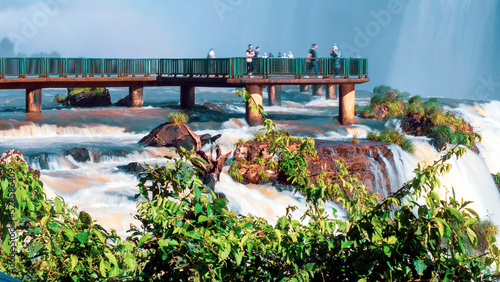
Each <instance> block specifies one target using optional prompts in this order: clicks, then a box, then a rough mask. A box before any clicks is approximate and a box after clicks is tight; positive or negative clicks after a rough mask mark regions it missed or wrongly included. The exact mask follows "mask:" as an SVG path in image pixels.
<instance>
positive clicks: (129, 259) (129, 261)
mask: <svg viewBox="0 0 500 282" xmlns="http://www.w3.org/2000/svg"><path fill="white" fill-rule="evenodd" d="M124 261H125V264H126V265H127V266H128V268H129V269H130V270H135V268H136V266H137V261H136V259H135V257H134V255H133V254H130V253H129V254H126V255H125V257H124Z"/></svg>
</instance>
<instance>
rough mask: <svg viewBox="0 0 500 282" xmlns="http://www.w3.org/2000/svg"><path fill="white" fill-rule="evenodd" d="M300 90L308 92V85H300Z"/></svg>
mask: <svg viewBox="0 0 500 282" xmlns="http://www.w3.org/2000/svg"><path fill="white" fill-rule="evenodd" d="M300 92H309V85H300Z"/></svg>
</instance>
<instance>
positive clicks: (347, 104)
mask: <svg viewBox="0 0 500 282" xmlns="http://www.w3.org/2000/svg"><path fill="white" fill-rule="evenodd" d="M354 96H355V91H354V84H340V85H339V122H340V124H342V125H351V124H353V123H354V113H355V112H354Z"/></svg>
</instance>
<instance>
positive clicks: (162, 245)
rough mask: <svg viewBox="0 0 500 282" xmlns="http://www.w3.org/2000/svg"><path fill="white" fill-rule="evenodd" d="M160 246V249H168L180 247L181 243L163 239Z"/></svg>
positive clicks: (159, 241)
mask: <svg viewBox="0 0 500 282" xmlns="http://www.w3.org/2000/svg"><path fill="white" fill-rule="evenodd" d="M158 245H159V246H160V247H168V246H178V245H179V243H178V242H177V241H176V240H174V239H168V238H167V239H161V240H158Z"/></svg>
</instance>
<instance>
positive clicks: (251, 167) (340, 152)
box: [233, 141, 393, 194]
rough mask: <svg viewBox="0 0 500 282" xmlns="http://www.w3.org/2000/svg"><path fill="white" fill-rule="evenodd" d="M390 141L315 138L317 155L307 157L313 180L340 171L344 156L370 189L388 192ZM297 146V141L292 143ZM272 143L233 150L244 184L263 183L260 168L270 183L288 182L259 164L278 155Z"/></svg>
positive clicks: (348, 165)
mask: <svg viewBox="0 0 500 282" xmlns="http://www.w3.org/2000/svg"><path fill="white" fill-rule="evenodd" d="M388 145H389V143H383V142H363V143H359V144H353V143H351V142H339V141H316V145H315V149H316V151H317V157H309V158H308V160H307V161H308V171H309V175H310V177H311V180H312V181H314V177H315V176H317V175H319V174H320V173H322V172H325V173H326V175H327V176H332V175H334V174H336V173H337V165H336V160H337V159H339V158H342V159H343V160H344V164H345V165H346V167H348V171H349V173H350V174H351V175H354V174H358V175H359V180H360V182H361V183H362V184H365V185H366V187H367V189H368V190H371V191H374V192H380V193H381V194H387V193H389V192H390V189H391V185H390V182H389V179H388V178H387V177H380V175H383V176H387V175H388V174H389V173H388V171H387V167H386V164H385V163H386V161H389V162H392V163H393V155H392V151H391V150H390V149H389V147H388ZM290 146H291V147H293V146H295V147H298V144H296V143H295V144H291V145H290ZM268 148H269V144H268V143H266V142H258V141H250V142H247V143H245V144H242V145H240V146H238V147H237V148H236V150H235V151H234V154H233V156H234V160H235V161H237V162H239V163H240V168H239V173H240V174H241V175H243V176H244V183H254V184H258V183H261V181H262V180H261V178H260V177H259V176H258V173H259V171H261V170H265V171H266V172H268V174H269V176H270V177H269V182H275V183H279V184H282V185H289V184H290V183H287V181H286V178H285V176H284V175H282V174H281V173H280V172H278V170H277V169H269V168H268V167H267V166H266V164H264V165H259V164H256V163H255V161H256V160H257V158H259V157H262V158H264V159H265V160H266V162H267V161H269V160H271V159H273V158H274V159H276V158H277V156H274V155H271V154H269V149H268Z"/></svg>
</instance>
